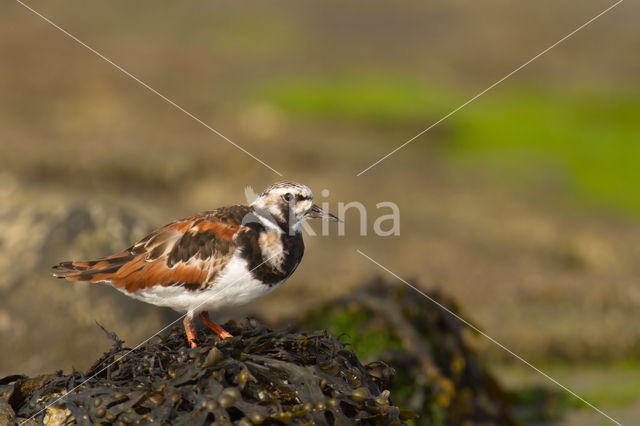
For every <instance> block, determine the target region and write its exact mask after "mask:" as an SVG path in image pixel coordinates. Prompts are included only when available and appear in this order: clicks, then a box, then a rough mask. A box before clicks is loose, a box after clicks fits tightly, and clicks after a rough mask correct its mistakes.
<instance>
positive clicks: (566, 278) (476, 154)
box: [0, 0, 640, 424]
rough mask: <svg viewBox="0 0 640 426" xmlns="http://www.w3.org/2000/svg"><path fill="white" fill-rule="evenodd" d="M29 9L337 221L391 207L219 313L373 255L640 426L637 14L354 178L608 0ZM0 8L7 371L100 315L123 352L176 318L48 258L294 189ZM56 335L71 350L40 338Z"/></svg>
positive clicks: (1, 310) (322, 279)
mask: <svg viewBox="0 0 640 426" xmlns="http://www.w3.org/2000/svg"><path fill="white" fill-rule="evenodd" d="M29 4H30V5H31V6H32V7H34V8H35V9H37V10H38V11H40V12H41V13H42V14H44V15H45V16H47V17H48V18H50V19H51V20H52V21H54V22H55V23H57V24H58V25H60V26H61V27H63V28H65V29H66V30H68V31H69V32H71V33H72V34H74V35H75V36H77V37H78V38H79V39H81V40H82V41H84V42H86V43H87V44H88V45H90V46H92V47H93V48H95V49H96V50H98V51H100V52H101V53H102V54H104V55H105V56H107V57H108V58H110V59H111V60H113V61H114V62H115V63H117V64H118V65H120V66H122V67H123V68H125V69H126V70H128V71H129V72H131V73H132V74H134V75H135V76H137V77H138V78H140V79H141V80H143V81H144V82H146V83H147V84H149V85H150V86H151V87H153V88H154V89H156V90H158V91H159V92H160V93H162V94H164V95H166V96H167V97H168V98H170V99H172V100H173V101H175V102H176V103H177V104H179V105H180V106H182V107H184V108H185V109H186V110H188V111H189V112H191V113H193V114H194V115H195V116H197V117H198V118H200V119H201V120H203V121H204V122H206V123H208V124H210V125H211V126H212V127H214V128H215V129H217V130H218V131H220V132H222V133H223V134H224V135H226V136H227V137H229V138H230V139H232V140H233V141H235V142H237V143H238V144H239V145H241V146H242V147H244V148H245V149H247V150H248V151H250V152H251V153H252V154H254V155H256V156H257V157H259V158H260V159H261V160H263V161H265V162H266V163H268V164H269V165H270V166H272V167H274V168H275V169H277V170H279V171H281V172H282V173H283V174H284V177H285V178H286V179H292V180H298V181H301V182H303V183H306V184H307V185H309V186H311V187H312V189H313V190H314V192H315V193H316V197H317V198H318V199H319V200H320V201H321V202H328V203H329V206H330V208H332V209H333V210H335V209H336V206H337V203H338V202H339V201H343V202H348V201H354V200H357V201H360V202H362V203H364V204H365V205H366V206H367V208H368V213H369V214H368V218H367V221H368V229H369V232H371V231H372V224H373V221H374V220H375V219H376V218H377V217H378V216H379V215H380V214H385V213H387V212H386V211H385V212H383V211H377V210H376V208H375V204H376V203H378V202H381V201H393V202H395V203H397V204H398V206H399V207H400V209H401V235H400V236H398V237H385V238H381V237H376V236H375V235H369V236H366V237H363V236H359V235H358V229H359V217H358V215H357V214H356V212H355V211H350V212H349V213H347V215H346V217H345V219H346V221H347V235H346V236H345V237H338V236H337V232H336V229H335V228H334V229H332V233H331V236H329V237H307V239H306V244H307V247H308V250H307V254H306V256H305V260H304V262H303V264H302V266H301V268H300V269H299V271H298V272H296V275H295V276H294V277H293V278H292V279H291V280H290V281H289V282H288V283H287V285H286V286H283V287H282V288H281V289H279V290H278V292H277V293H275V294H273V295H271V296H270V297H268V298H266V299H264V300H261V301H260V302H257V303H255V304H253V305H251V306H249V307H247V308H246V309H243V310H239V311H235V312H230V313H228V314H227V315H231V316H233V315H235V316H237V315H241V314H244V313H246V312H258V313H260V314H261V315H263V316H265V317H268V318H269V317H271V318H276V317H280V316H283V315H290V314H295V313H296V312H299V311H302V310H305V309H307V308H309V307H311V306H313V305H314V304H316V303H317V302H318V301H321V300H329V299H330V298H331V297H335V296H338V295H341V294H345V293H348V292H349V291H350V289H351V288H353V287H354V286H356V285H357V284H358V283H359V282H361V281H362V280H364V279H366V278H368V277H370V276H371V275H374V274H378V273H381V272H382V271H380V270H378V269H376V267H375V266H374V265H373V264H370V263H368V262H367V261H366V260H365V259H363V258H361V257H360V256H359V255H358V254H356V253H355V250H356V249H358V248H359V249H361V250H363V251H365V252H366V253H367V254H369V255H371V256H372V257H373V258H375V259H377V260H378V261H380V262H381V263H382V264H384V265H385V266H387V267H389V268H390V269H391V270H393V271H395V272H396V273H397V274H399V275H400V276H403V277H404V278H406V279H414V278H415V282H417V283H419V284H420V285H421V286H423V287H424V288H433V287H440V288H442V289H443V290H444V291H445V292H446V293H447V294H449V295H451V296H452V297H454V298H455V299H456V300H457V301H458V302H459V303H460V305H461V307H462V308H463V311H464V312H466V313H468V314H469V315H470V316H471V318H470V319H471V320H473V321H474V322H476V323H477V324H479V325H480V326H482V327H483V329H484V330H485V331H486V332H487V333H488V334H490V335H491V336H493V337H495V338H496V339H497V340H499V341H501V342H502V343H504V344H505V345H506V346H507V347H509V348H510V349H512V350H514V351H515V352H516V353H518V354H521V355H522V356H523V357H524V358H526V359H528V360H530V361H532V362H534V363H535V364H536V365H538V366H540V367H541V368H542V369H546V370H548V372H549V373H550V374H551V375H552V376H555V377H557V379H558V380H559V381H560V382H562V383H563V384H565V385H566V386H568V387H569V388H571V389H573V390H575V391H576V392H578V393H580V394H581V395H583V396H584V397H585V398H586V399H588V400H590V401H591V402H593V403H594V404H596V405H598V406H599V407H600V408H602V409H603V410H605V411H607V412H608V413H610V414H611V415H612V416H613V417H616V416H617V418H619V419H620V420H623V419H625V420H626V421H627V422H632V423H633V422H637V421H638V420H640V376H638V368H637V367H638V366H639V365H640V363H639V362H638V361H639V359H638V353H639V349H640V327H638V324H639V323H640V309H639V308H640V283H639V282H638V277H639V276H640V265H639V262H638V258H639V255H640V247H639V246H638V241H640V195H639V194H638V190H637V186H638V184H639V183H640V168H639V167H638V166H637V164H638V160H639V159H640V120H639V119H638V116H639V113H640V77H639V76H640V56H638V55H637V52H638V46H639V44H640V35H639V34H638V31H637V23H636V21H637V16H638V13H640V7H639V6H638V5H637V4H636V3H633V2H624V3H622V4H621V5H620V6H618V7H617V8H615V9H614V10H612V11H611V12H610V13H608V14H607V15H605V16H603V17H602V18H600V19H599V20H597V21H595V22H594V23H593V24H592V25H590V26H588V27H587V28H585V29H584V30H583V31H581V32H579V33H578V34H576V35H575V36H573V37H572V38H570V39H568V40H567V41H566V42H564V43H563V44H561V45H559V46H557V47H556V48H554V49H553V50H551V51H550V52H548V53H547V54H546V55H544V56H542V57H541V58H539V59H538V60H537V61H535V62H533V63H532V64H530V65H529V66H527V67H526V68H524V69H523V70H522V71H520V72H519V73H517V74H516V75H514V76H512V77H511V78H509V79H508V80H506V81H505V82H504V83H502V84H501V85H499V86H497V87H496V88H494V89H493V90H491V91H490V92H488V93H486V94H485V95H483V96H482V97H480V98H479V99H477V100H476V101H474V102H473V103H471V104H469V105H468V106H467V107H465V108H464V109H462V110H461V111H459V112H457V113H456V114H454V115H453V116H451V117H449V118H448V119H447V120H445V121H443V122H442V123H440V124H439V125H438V126H436V127H434V128H433V129H432V130H430V131H429V132H428V133H426V134H424V135H423V136H421V137H420V138H418V139H417V140H415V141H414V142H412V143H411V144H409V145H408V146H407V147H406V148H404V149H403V150H401V151H399V152H398V153H396V154H394V155H393V156H391V157H390V158H388V159H387V160H386V161H384V162H382V163H381V164H379V165H378V166H376V167H375V168H373V169H371V170H369V171H368V172H367V173H365V174H363V175H362V176H359V177H356V174H357V173H358V172H360V171H361V170H363V169H364V168H366V167H367V166H369V165H370V164H371V163H373V162H374V161H376V160H378V159H379V158H380V157H382V156H383V155H385V154H386V153H387V152H389V151H391V150H392V149H394V148H395V147H396V146H398V145H400V144H402V143H404V142H405V141H406V140H408V139H410V138H411V137H413V136H414V135H416V134H417V133H418V132H420V131H422V130H423V129H425V128H426V127H428V126H429V125H431V124H432V123H434V122H435V121H437V120H439V119H440V118H441V117H443V116H444V115H445V114H447V113H449V112H450V111H451V110H453V109H454V108H456V107H457V106H459V105H461V104H462V103H464V102H466V101H467V100H468V99H469V98H471V97H472V96H474V95H475V94H476V93H478V92H480V91H481V90H483V89H485V88H486V87H488V86H489V85H490V84H492V83H493V82H495V81H497V80H498V79H500V78H501V77H503V76H504V75H505V74H507V73H508V72H510V71H512V70H513V69H515V68H516V67H518V66H519V65H521V64H522V63H524V62H525V61H527V60H529V59H530V58H531V57H533V56H534V55H536V54H537V53H539V52H540V51H542V50H543V49H544V48H546V47H548V46H549V45H551V44H552V43H554V42H555V41H557V40H558V39H560V38H561V37H563V36H565V35H566V34H568V33H569V32H570V31H572V30H573V29H575V28H577V27H578V26H580V25H581V24H583V23H584V22H586V21H587V20H588V19H590V18H591V17H593V16H595V15H596V14H598V13H599V12H600V11H602V10H604V9H605V8H606V7H608V6H609V5H611V4H612V3H610V2H605V1H599V0H598V1H596V0H587V1H581V2H579V1H574V0H570V1H566V2H561V3H558V2H552V1H550V0H542V1H539V2H509V1H506V0H491V1H488V2H482V3H478V2H472V1H465V0H460V1H449V2H445V1H438V2H431V3H429V4H424V2H418V1H408V2H403V3H400V4H396V3H394V4H387V3H383V2H378V1H374V2H371V1H363V0H362V1H361V0H359V1H354V2H347V3H344V2H337V1H328V2H321V3H312V2H292V1H281V2H275V3H269V4H266V3H262V2H257V1H248V2H242V3H241V4H240V3H229V2H219V1H207V2H205V1H196V2H192V3H190V4H189V5H183V4H177V3H170V2H161V3H158V2H151V1H143V2H136V3H130V2H124V1H113V2H90V3H86V2H73V1H72V2H60V1H53V2H43V1H32V2H30V3H29ZM0 22H1V25H0V35H1V36H2V37H0V57H1V58H2V62H1V65H0V196H1V197H2V206H1V207H0V209H1V213H2V214H1V215H0V227H1V229H2V235H1V236H0V250H1V251H2V252H1V253H0V265H1V266H2V270H3V272H4V273H5V274H4V277H3V278H2V279H0V292H1V293H0V294H2V296H0V297H2V299H3V300H4V302H3V303H2V304H1V305H0V332H1V333H2V335H3V336H5V338H4V339H2V342H0V350H2V352H3V353H10V354H12V355H9V356H6V357H5V356H3V357H2V361H0V370H1V372H2V373H6V374H9V373H14V372H16V371H17V370H20V371H21V372H24V373H31V374H33V373H37V372H42V371H45V370H53V369H56V368H60V367H64V368H70V367H71V366H75V367H76V368H86V367H87V365H86V364H87V363H88V362H89V361H90V360H91V359H93V358H95V356H96V355H97V354H99V353H101V352H102V350H103V349H104V348H103V346H106V345H107V344H108V343H107V341H106V339H104V341H102V340H99V339H102V337H101V336H100V337H98V338H96V337H95V336H96V333H95V331H96V327H95V325H94V323H93V322H94V320H98V321H99V322H100V323H102V324H104V325H105V326H106V327H107V329H110V330H111V329H115V330H116V331H117V332H118V334H119V335H121V337H123V338H125V339H126V340H127V342H131V344H133V343H132V342H133V341H135V340H136V339H137V340H140V339H142V338H144V337H145V336H147V335H148V334H149V333H151V332H153V331H155V330H156V329H158V328H160V326H161V325H162V324H164V323H166V322H167V320H170V319H172V318H175V317H176V316H175V314H174V313H172V312H169V311H164V310H160V309H158V308H155V307H146V306H144V305H140V304H138V302H135V301H129V300H128V299H126V298H125V297H124V296H121V295H120V294H115V293H116V292H113V291H111V290H110V289H106V288H102V287H98V286H93V287H92V286H89V285H86V284H78V285H71V284H68V283H64V282H61V281H55V280H53V279H50V278H49V277H48V275H47V272H48V266H50V265H51V264H53V263H55V262H57V261H60V260H65V259H66V258H67V257H73V258H80V257H92V256H101V255H106V254H109V252H110V251H115V250H119V249H122V248H123V247H126V246H127V245H128V244H129V243H130V242H132V241H133V240H135V239H136V238H140V237H142V236H144V234H145V232H146V231H148V230H149V229H151V228H152V227H155V226H159V225H161V224H164V223H166V222H168V221H170V220H173V219H175V218H177V217H182V216H186V215H190V214H192V213H195V212H197V211H201V210H206V209H211V208H215V207H217V206H219V205H223V204H228V203H232V202H243V201H245V200H244V197H243V194H244V188H245V186H247V185H251V186H253V187H254V189H255V190H256V191H258V190H260V189H262V188H263V187H265V186H266V185H268V184H270V183H272V182H273V181H276V180H279V179H280V178H279V177H278V176H277V175H275V174H274V173H273V172H271V171H270V170H268V169H267V168H265V167H264V166H262V165H260V164H259V163H257V162H255V161H254V160H253V159H251V158H250V157H248V156H247V155H245V154H243V153H242V152H240V151H238V150H237V149H236V148H234V147H233V146H232V145H230V144H229V143H228V142H226V141H224V140H222V139H221V138H219V137H218V136H216V135H215V134H213V133H212V132H210V131H209V130H207V129H206V128H204V127H203V126H201V125H200V124H198V123H197V122H195V121H194V120H192V119H190V118H189V117H187V116H186V115H184V114H183V113H182V112H180V111H178V110H177V109H175V108H174V107H172V106H171V105H169V104H168V103H166V102H165V101H163V100H162V99H160V98H159V97H157V96H156V95H154V94H152V93H151V92H149V91H148V90H146V89H145V88H143V87H142V86H140V85H139V84H138V83H136V82H135V81H133V80H132V79H130V78H128V77H126V76H125V75H123V74H122V73H121V72H119V71H118V70H116V69H115V68H114V67H113V66H111V65H109V64H107V63H106V62H104V61H103V60H101V59H100V58H98V57H97V56H95V55H94V54H92V53H91V52H89V51H88V50H87V49H85V48H83V47H81V46H80V45H78V44H77V43H76V42H74V41H73V40H71V39H69V38H68V37H67V36H65V35H64V34H62V33H61V32H59V31H58V30H56V29H55V28H53V27H52V26H50V25H49V24H47V23H46V22H44V21H43V20H42V19H40V18H39V17H37V16H36V15H34V14H33V13H31V12H29V11H28V10H27V9H25V8H24V7H22V6H20V5H19V4H18V3H7V4H6V5H5V6H4V7H3V13H2V14H0ZM322 189H328V190H329V191H330V195H329V196H327V197H322V196H320V192H321V190H322ZM52 217H55V218H56V219H55V220H52V219H51V218H52ZM113 217H117V218H120V219H118V220H119V221H116V222H117V223H116V224H113V223H112V222H113V220H115V219H113ZM78 218H84V219H83V220H84V222H83V221H82V220H79V219H78ZM83 223H84V225H83ZM105 226H106V227H107V231H104V232H103V233H100V229H102V228H103V227H105ZM314 227H316V229H319V226H318V224H316V225H314ZM87 228H91V229H94V228H95V230H96V234H95V235H94V234H86V229H87ZM83 233H85V234H86V235H91V236H88V237H82V234H83ZM94 237H95V238H94ZM424 308H425V309H435V307H434V306H433V305H431V304H430V303H429V302H428V301H427V300H425V305H424ZM42 339H49V340H50V341H51V342H50V344H51V345H54V344H55V343H59V345H58V346H61V347H60V348H59V349H55V348H54V349H51V350H47V351H43V350H38V348H40V347H42ZM51 347H52V348H53V346H51ZM478 350H479V351H480V352H481V354H482V355H483V356H484V357H485V358H486V359H487V360H488V362H490V363H491V365H492V366H493V367H494V368H493V369H494V370H495V372H496V374H497V375H498V376H499V377H500V378H501V379H502V380H503V381H504V382H505V383H506V384H508V386H511V387H516V388H517V387H524V386H529V385H532V384H542V385H545V386H552V385H551V384H549V383H548V382H546V381H545V379H544V378H542V377H541V376H539V375H537V374H536V373H533V372H531V370H528V369H527V368H526V367H524V366H522V365H521V364H520V363H518V362H517V360H515V359H513V358H512V357H510V356H509V355H508V354H505V353H504V352H502V351H500V350H499V349H498V348H496V347H495V346H493V345H492V344H490V343H489V342H486V341H485V342H482V343H480V344H479V345H478ZM577 405H578V404H576V406H577ZM563 421H565V422H566V424H599V422H600V421H601V417H599V416H598V415H597V414H596V413H594V412H593V411H590V410H589V409H576V410H574V411H571V412H570V413H569V414H568V415H567V416H565V417H564V420H563ZM623 423H625V422H624V421H623Z"/></svg>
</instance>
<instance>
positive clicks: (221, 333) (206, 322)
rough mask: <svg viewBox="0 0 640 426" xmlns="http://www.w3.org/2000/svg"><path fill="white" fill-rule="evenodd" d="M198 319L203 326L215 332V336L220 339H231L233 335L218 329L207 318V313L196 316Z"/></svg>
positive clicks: (220, 328)
mask: <svg viewBox="0 0 640 426" xmlns="http://www.w3.org/2000/svg"><path fill="white" fill-rule="evenodd" d="M198 318H200V321H202V322H203V323H204V325H206V326H207V327H209V328H210V329H212V330H213V331H215V332H216V334H217V335H218V336H220V337H221V338H222V339H226V338H228V337H233V335H231V333H229V332H228V331H227V330H225V329H224V328H222V327H220V326H219V325H218V324H216V323H215V322H213V321H211V318H209V313H208V312H201V313H200V314H198Z"/></svg>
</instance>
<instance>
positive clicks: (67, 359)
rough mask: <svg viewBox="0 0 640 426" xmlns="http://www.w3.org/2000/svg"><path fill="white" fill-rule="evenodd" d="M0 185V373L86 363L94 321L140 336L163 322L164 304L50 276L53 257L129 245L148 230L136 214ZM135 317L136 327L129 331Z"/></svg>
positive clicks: (4, 180) (91, 354) (2, 180)
mask: <svg viewBox="0 0 640 426" xmlns="http://www.w3.org/2000/svg"><path fill="white" fill-rule="evenodd" d="M0 188H1V191H0V197H1V202H0V270H2V271H3V272H2V275H1V278H0V298H2V300H3V303H2V305H1V306H0V334H1V335H2V339H0V351H1V352H2V354H3V356H2V357H1V361H0V374H6V373H9V372H11V371H15V370H16V366H18V365H19V366H20V370H21V371H22V372H23V373H26V374H34V373H36V372H41V371H43V370H46V369H50V368H51V366H52V365H57V366H59V367H61V368H67V369H68V368H70V367H72V365H73V364H72V363H74V364H76V365H77V364H78V363H80V364H84V365H89V362H91V360H92V359H95V357H96V356H97V355H98V353H97V352H95V343H96V342H95V336H96V330H97V328H96V325H95V321H96V320H97V321H100V322H101V323H104V324H105V325H106V326H108V327H110V328H114V329H117V330H123V334H124V335H125V336H126V337H127V338H137V339H140V340H141V339H143V338H145V337H147V336H148V335H149V334H151V333H152V332H154V331H156V330H157V329H159V328H160V327H161V325H162V324H163V323H166V322H168V321H166V318H167V313H166V311H165V310H162V309H158V308H155V307H151V306H147V305H145V304H142V303H140V302H137V301H135V300H132V299H129V298H127V297H126V296H124V295H122V294H119V292H117V291H113V289H110V288H108V287H107V286H103V285H95V284H93V285H92V284H86V283H78V284H73V283H69V282H67V281H64V280H58V279H55V278H53V277H52V276H51V269H50V268H51V265H53V264H55V263H57V262H60V261H63V260H69V259H83V258H92V257H99V256H105V255H109V254H111V253H114V252H116V251H120V250H123V249H125V248H126V247H128V246H130V245H131V244H132V243H133V242H135V241H136V240H138V239H139V238H141V237H142V236H144V235H145V233H146V232H147V231H148V230H149V229H150V227H149V226H148V224H147V223H146V222H145V221H144V220H143V219H142V218H141V215H136V214H133V213H132V212H131V211H130V210H129V209H127V208H126V207H124V206H120V205H114V204H110V203H106V202H101V203H99V202H94V203H82V202H79V201H77V200H78V198H77V197H76V198H73V199H74V200H75V201H69V200H71V199H72V198H71V197H69V199H65V198H64V197H62V196H60V195H59V193H58V194H57V195H56V196H55V197H54V196H51V195H49V194H47V193H46V192H44V191H41V190H40V191H39V192H33V193H32V192H30V190H29V189H28V188H27V187H23V186H21V185H20V184H19V183H18V182H17V181H15V180H13V179H12V178H11V177H10V176H7V175H2V176H0ZM139 318H144V321H143V322H142V324H143V325H142V326H139V327H136V328H135V329H132V327H131V323H132V321H133V322H140V320H139Z"/></svg>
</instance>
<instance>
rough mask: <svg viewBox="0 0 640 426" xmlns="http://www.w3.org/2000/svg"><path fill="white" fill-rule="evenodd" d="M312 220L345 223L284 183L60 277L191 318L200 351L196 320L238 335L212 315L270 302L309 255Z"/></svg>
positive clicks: (300, 188)
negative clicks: (305, 233)
mask: <svg viewBox="0 0 640 426" xmlns="http://www.w3.org/2000/svg"><path fill="white" fill-rule="evenodd" d="M310 218H322V219H325V220H332V221H340V219H338V217H336V216H335V215H333V214H331V213H329V212H328V211H326V210H323V209H322V208H320V207H319V206H318V205H317V204H314V202H313V193H312V192H311V189H309V187H307V186H305V185H303V184H300V183H296V182H288V181H283V182H276V183H274V184H272V185H270V186H268V187H267V188H266V189H265V190H264V191H263V192H262V193H261V194H259V195H258V196H257V197H256V199H255V200H254V201H253V202H252V203H250V204H234V205H227V206H225V207H220V208H217V209H215V210H211V211H205V212H202V213H198V214H196V215H193V216H190V217H187V218H184V219H180V220H176V221H173V222H171V223H169V224H167V225H165V226H162V227H160V228H157V229H156V230H154V231H153V232H151V233H150V234H149V235H147V236H146V237H144V238H143V239H141V240H140V241H138V242H137V243H135V244H133V245H132V246H131V247H129V248H127V249H126V250H124V251H121V252H119V253H116V254H113V255H111V256H107V257H103V258H99V259H95V260H85V261H66V262H60V263H58V264H57V265H55V266H53V269H54V272H53V275H54V276H55V277H58V278H64V279H66V280H67V281H72V282H75V281H88V282H91V283H106V284H109V285H111V286H113V287H114V288H116V289H117V290H119V291H121V292H123V293H124V294H126V295H127V296H130V297H133V298H135V299H138V300H141V301H143V302H147V303H151V304H154V305H157V306H166V307H170V308H172V309H174V310H176V311H178V312H184V313H185V316H184V321H183V325H184V329H185V332H186V335H187V339H188V343H189V345H190V347H192V348H194V347H197V343H196V333H195V321H194V318H195V317H196V316H197V317H198V318H199V319H200V320H201V321H202V322H203V323H204V324H205V325H206V326H207V327H209V328H210V329H211V330H213V331H214V332H215V333H216V334H218V335H219V336H220V337H221V338H222V339H225V338H229V337H233V336H232V335H231V334H230V333H229V332H227V331H226V330H225V329H224V328H223V327H221V326H220V325H218V324H216V323H215V322H213V320H211V318H210V317H209V311H216V310H219V309H222V308H228V307H232V306H239V305H243V304H246V303H249V302H251V301H253V300H255V299H257V298H260V297H263V296H265V295H267V294H269V293H271V292H272V291H273V290H275V289H276V288H278V287H279V286H280V285H282V283H284V282H285V281H286V280H287V279H288V278H289V277H290V276H291V275H292V274H293V272H294V271H295V270H296V268H297V267H298V265H299V264H300V261H301V260H302V256H303V254H304V242H303V239H302V225H303V223H304V222H305V221H306V220H307V219H310Z"/></svg>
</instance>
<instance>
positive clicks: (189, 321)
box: [182, 312, 198, 348]
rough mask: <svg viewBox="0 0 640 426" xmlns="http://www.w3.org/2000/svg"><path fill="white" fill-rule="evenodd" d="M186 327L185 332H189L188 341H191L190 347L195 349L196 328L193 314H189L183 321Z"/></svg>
mask: <svg viewBox="0 0 640 426" xmlns="http://www.w3.org/2000/svg"><path fill="white" fill-rule="evenodd" d="M182 324H183V325H184V331H186V332H187V339H188V340H189V346H191V347H192V348H195V347H196V346H198V345H196V327H195V326H194V324H193V313H191V312H190V313H188V314H187V316H185V317H184V321H182Z"/></svg>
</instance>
